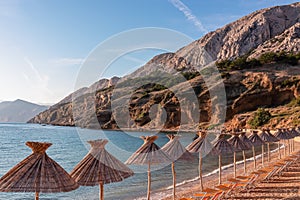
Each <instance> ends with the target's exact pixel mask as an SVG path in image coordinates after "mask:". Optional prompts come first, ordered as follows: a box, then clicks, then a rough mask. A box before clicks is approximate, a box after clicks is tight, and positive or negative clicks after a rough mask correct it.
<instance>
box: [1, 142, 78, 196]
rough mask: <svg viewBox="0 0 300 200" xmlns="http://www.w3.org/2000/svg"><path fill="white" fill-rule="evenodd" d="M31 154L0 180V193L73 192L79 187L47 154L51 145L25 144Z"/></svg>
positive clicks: (36, 194)
mask: <svg viewBox="0 0 300 200" xmlns="http://www.w3.org/2000/svg"><path fill="white" fill-rule="evenodd" d="M26 145H27V146H28V147H30V148H31V149H32V151H33V152H32V154H31V155H29V156H28V157H27V158H25V159H24V160H23V161H21V162H20V163H19V164H17V165H16V166H15V167H13V168H12V169H11V170H9V171H8V172H7V173H6V174H5V175H4V176H3V177H2V178H1V179H0V191H1V192H35V200H38V199H39V194H40V193H42V192H43V193H58V192H69V191H72V190H75V189H77V188H78V187H79V185H78V184H77V183H76V182H75V181H74V180H73V179H72V177H71V176H70V175H69V174H68V173H67V172H66V171H65V170H64V169H63V168H62V167H61V166H60V165H59V164H57V163H56V162H55V161H54V160H52V159H51V158H50V157H49V156H48V155H47V154H46V150H47V149H48V148H49V147H50V146H51V145H52V144H51V143H40V142H26Z"/></svg>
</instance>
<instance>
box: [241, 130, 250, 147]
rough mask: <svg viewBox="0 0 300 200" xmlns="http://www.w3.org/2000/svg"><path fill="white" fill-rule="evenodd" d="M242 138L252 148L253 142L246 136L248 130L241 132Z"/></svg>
mask: <svg viewBox="0 0 300 200" xmlns="http://www.w3.org/2000/svg"><path fill="white" fill-rule="evenodd" d="M240 139H241V140H242V142H243V143H244V144H245V145H246V146H247V147H248V148H251V147H252V146H253V144H252V142H251V141H250V140H249V138H248V137H247V136H246V132H241V135H240Z"/></svg>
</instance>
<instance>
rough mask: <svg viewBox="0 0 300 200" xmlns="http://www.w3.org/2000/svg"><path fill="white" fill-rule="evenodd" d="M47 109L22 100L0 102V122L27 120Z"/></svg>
mask: <svg viewBox="0 0 300 200" xmlns="http://www.w3.org/2000/svg"><path fill="white" fill-rule="evenodd" d="M46 109H48V106H41V105H38V104H34V103H30V102H27V101H24V100H20V99H17V100H15V101H2V102H0V122H27V121H28V120H29V119H30V118H32V117H34V116H35V115H37V114H39V113H40V112H42V111H45V110H46Z"/></svg>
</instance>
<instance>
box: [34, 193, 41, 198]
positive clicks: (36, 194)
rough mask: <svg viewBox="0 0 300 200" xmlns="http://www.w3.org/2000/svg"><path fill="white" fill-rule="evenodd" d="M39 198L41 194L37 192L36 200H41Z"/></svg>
mask: <svg viewBox="0 0 300 200" xmlns="http://www.w3.org/2000/svg"><path fill="white" fill-rule="evenodd" d="M39 196H40V193H39V192H35V200H39Z"/></svg>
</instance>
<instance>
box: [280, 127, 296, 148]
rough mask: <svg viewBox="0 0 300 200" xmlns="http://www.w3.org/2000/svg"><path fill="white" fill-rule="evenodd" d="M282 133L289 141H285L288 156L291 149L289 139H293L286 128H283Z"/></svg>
mask: <svg viewBox="0 0 300 200" xmlns="http://www.w3.org/2000/svg"><path fill="white" fill-rule="evenodd" d="M282 131H283V132H284V134H285V135H286V136H287V138H289V139H287V140H286V141H287V142H286V143H287V145H286V146H287V148H288V153H289V154H290V153H291V148H290V139H293V138H294V137H293V136H292V135H291V133H290V131H289V130H288V129H287V128H284V129H282Z"/></svg>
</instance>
